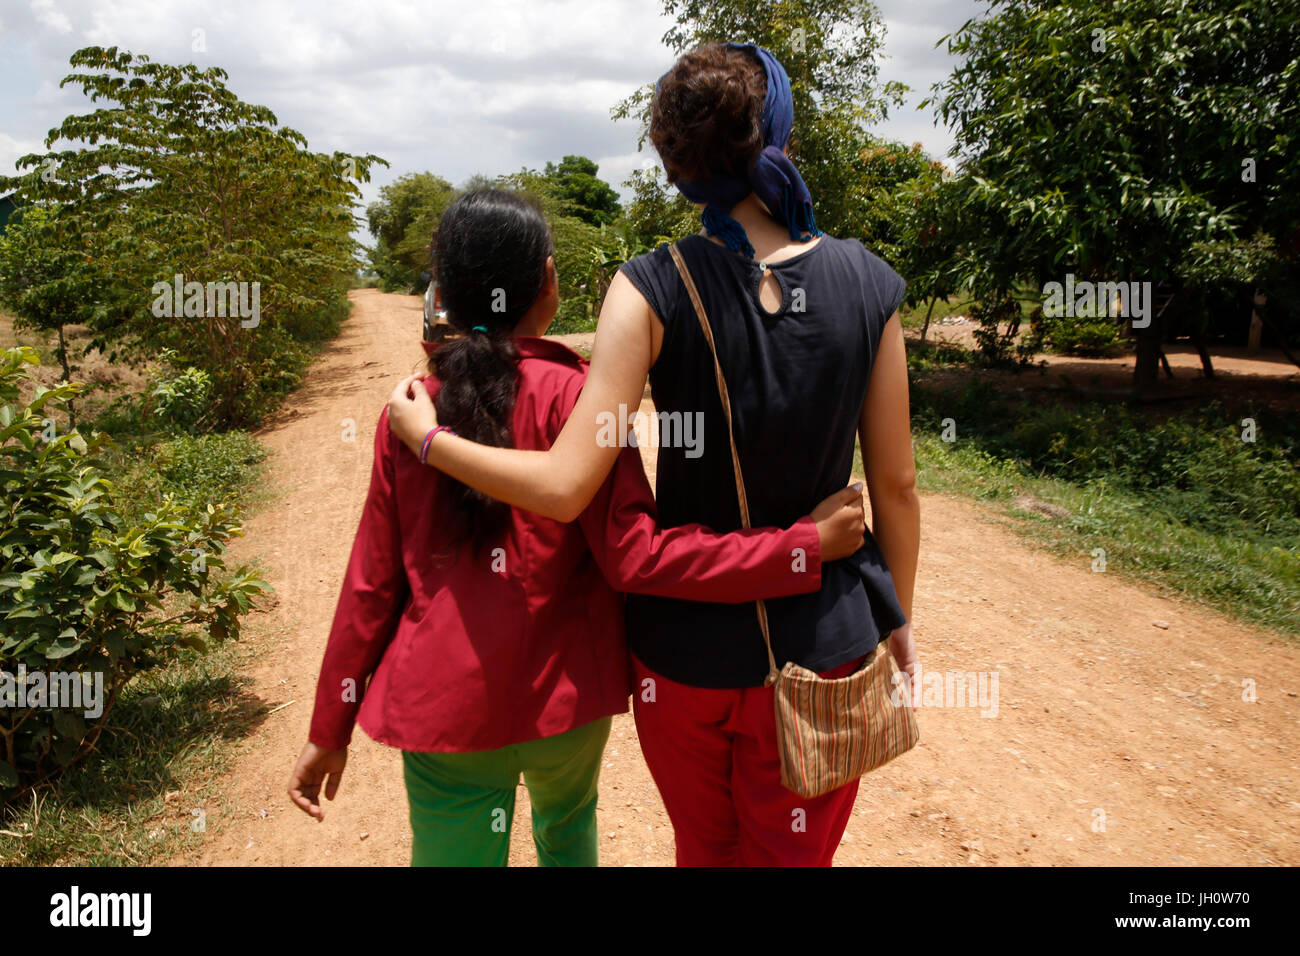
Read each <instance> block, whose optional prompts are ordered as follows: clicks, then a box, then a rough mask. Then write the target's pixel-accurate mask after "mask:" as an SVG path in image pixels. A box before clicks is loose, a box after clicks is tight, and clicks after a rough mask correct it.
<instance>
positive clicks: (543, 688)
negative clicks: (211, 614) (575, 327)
mask: <svg viewBox="0 0 1300 956" xmlns="http://www.w3.org/2000/svg"><path fill="white" fill-rule="evenodd" d="M436 261H437V272H438V282H439V286H440V289H441V291H442V296H443V302H444V304H445V306H446V309H447V314H448V318H449V320H450V321H451V323H452V325H453V326H455V327H456V329H457V330H458V331H459V332H461V333H463V335H462V337H461V338H459V339H457V340H454V341H450V342H446V343H443V344H438V345H435V344H433V343H425V349H426V352H427V353H428V354H429V356H430V358H429V371H430V373H431V375H430V377H428V378H426V379H424V380H423V382H424V383H425V385H427V388H428V390H429V392H430V393H431V394H432V395H433V396H434V400H435V401H436V402H437V406H438V410H439V414H440V415H441V417H442V420H443V424H442V425H439V426H437V427H435V428H433V429H432V434H428V435H426V436H424V442H425V444H428V443H430V442H432V441H434V440H438V439H439V438H440V436H441V434H442V433H443V432H446V433H448V434H460V435H463V436H464V437H465V439H466V440H470V441H474V442H480V443H483V444H484V445H488V446H498V447H502V448H510V447H513V448H521V449H545V448H548V447H550V445H551V443H552V442H553V441H554V440H555V438H556V436H557V435H558V434H559V433H560V430H561V429H562V428H563V426H564V423H565V420H566V419H567V418H568V415H569V412H570V411H571V410H572V408H573V405H574V403H575V402H576V401H577V398H578V393H579V391H580V390H581V389H582V387H583V382H584V379H585V374H586V363H585V362H583V360H582V359H581V358H580V357H579V356H577V355H576V354H574V353H573V352H571V351H569V350H568V349H566V348H565V347H564V346H562V345H559V344H558V343H555V342H550V341H547V340H545V339H542V338H540V337H539V336H541V334H542V333H543V332H545V331H546V328H547V326H549V325H550V322H551V320H552V318H553V317H554V315H555V310H556V306H557V304H558V301H559V298H558V291H557V289H558V285H557V282H556V276H555V263H554V258H553V256H552V246H551V234H550V230H549V228H548V227H547V225H546V221H545V219H544V218H543V217H542V215H541V213H540V211H539V210H538V209H537V208H536V206H534V205H532V204H530V203H529V202H526V201H525V200H524V199H522V198H520V197H519V196H516V195H514V194H512V193H507V192H501V191H496V190H481V191H475V192H470V193H467V194H465V195H464V196H461V197H460V198H458V199H457V200H456V201H455V202H454V203H453V204H452V205H451V207H450V208H448V210H447V211H446V213H445V214H444V216H443V218H442V221H441V223H440V225H439V229H438V234H437V260H436ZM425 385H422V386H421V387H422V388H423V387H425ZM615 457H616V459H617V460H616V462H615V463H614V467H613V473H612V474H610V475H609V476H608V478H607V479H606V480H605V481H604V482H603V483H602V484H601V486H600V488H599V489H598V490H597V491H596V493H595V495H594V496H593V497H592V498H591V500H590V502H589V503H588V504H587V506H586V507H585V508H584V509H583V510H582V512H581V513H580V514H577V515H575V516H574V517H576V519H577V520H576V521H575V522H574V523H572V524H567V523H561V522H558V521H555V520H553V519H551V518H546V517H542V516H541V515H538V514H533V513H529V512H526V511H520V510H515V509H512V508H510V507H508V506H506V505H503V504H501V503H500V502H497V501H494V500H492V499H490V498H487V497H485V496H483V495H482V494H480V493H479V492H477V491H474V490H472V489H471V488H469V487H467V486H465V485H463V484H461V483H459V482H457V481H455V480H454V479H452V478H449V477H447V476H445V475H442V474H439V473H438V472H435V471H433V470H432V469H429V468H425V467H424V466H423V465H422V464H421V463H420V461H419V460H417V459H416V458H415V457H414V456H412V455H409V454H406V453H405V452H404V451H403V450H402V448H401V446H400V444H399V442H398V440H397V439H396V437H395V436H394V435H393V434H392V432H391V431H390V429H389V424H388V414H387V411H385V412H384V413H383V414H382V415H381V416H380V419H379V425H378V428H377V430H376V433H375V458H374V468H373V471H372V475H371V481H370V490H369V493H368V495H367V498H366V503H365V508H364V511H363V513H362V517H361V523H360V527H359V529H358V531H357V537H356V540H355V542H354V544H353V548H352V555H351V558H350V560H349V563H348V568H347V572H346V575H345V578H344V582H343V588H342V593H341V594H340V597H339V602H338V608H337V610H336V612H335V616H334V623H333V627H332V629H331V631H330V636H329V642H328V645H327V647H326V650H325V657H324V661H323V663H322V665H321V672H320V678H319V681H318V683H317V692H316V705H315V710H314V712H313V715H312V722H311V731H310V737H309V742H308V743H307V745H306V747H305V748H304V749H303V752H302V755H301V756H300V758H299V760H298V764H297V766H296V767H295V768H294V772H293V777H292V779H291V781H290V785H289V792H290V796H291V797H292V799H293V800H294V802H295V803H296V804H297V805H298V806H299V807H301V808H302V809H303V810H304V811H305V812H307V813H309V814H311V815H313V816H315V817H317V818H321V817H322V813H321V809H320V800H319V797H320V793H321V790H322V788H323V789H324V792H325V796H326V797H327V798H330V799H333V797H334V795H335V794H336V793H337V791H338V787H339V781H340V775H341V774H342V772H343V769H344V766H345V764H346V761H347V747H348V743H349V741H350V739H351V733H352V728H353V724H354V723H355V722H359V723H360V724H361V725H362V727H364V728H365V730H366V731H367V732H368V733H369V734H370V736H372V737H373V738H375V739H376V740H378V741H381V742H383V743H387V744H390V745H392V746H394V747H399V748H401V749H402V751H403V766H404V773H405V778H406V787H407V793H408V797H409V801H410V814H411V826H412V830H413V832H414V839H413V844H412V861H413V862H414V863H415V864H417V865H426V864H428V865H452V864H460V865H503V864H504V863H505V861H506V857H507V852H508V848H509V836H510V825H511V823H512V821H513V817H514V801H515V790H516V786H517V783H518V780H519V778H520V776H521V775H522V776H523V779H524V781H525V783H526V784H527V786H528V790H529V796H530V802H531V804H532V815H533V840H534V843H535V845H536V847H537V853H538V859H539V861H540V862H542V863H543V864H546V865H594V864H595V863H596V817H595V810H596V783H597V777H598V774H599V770H600V761H601V754H602V752H603V750H604V746H605V740H606V738H607V737H608V734H609V727H610V717H611V715H613V714H617V713H623V712H625V711H626V710H627V699H628V691H629V684H628V678H629V674H628V666H627V650H626V645H625V642H624V629H623V622H624V614H623V596H622V595H621V594H620V593H619V592H618V591H616V590H615V588H617V589H619V590H620V591H640V592H643V593H647V594H659V595H667V596H673V597H678V598H694V599H700V598H702V597H703V596H704V595H709V596H710V599H715V600H734V601H748V600H753V599H755V598H759V597H764V596H772V595H777V594H795V593H807V592H810V591H815V590H816V589H817V588H818V586H819V584H820V575H821V563H822V559H823V558H824V559H826V560H833V559H835V558H837V557H843V556H844V555H847V554H851V553H852V552H853V551H854V549H856V548H857V547H858V546H859V544H860V543H861V541H862V530H863V523H862V502H861V494H860V491H859V490H855V489H854V488H849V489H842V490H840V491H839V492H837V493H836V494H834V495H832V496H830V497H829V498H828V500H827V501H825V502H823V503H822V504H821V505H819V506H818V508H816V509H814V510H813V513H812V514H811V515H810V516H808V517H800V518H798V520H795V521H792V522H789V523H787V527H785V529H784V530H781V529H777V528H763V529H755V530H754V531H752V532H740V533H732V534H728V535H716V534H713V533H712V532H710V531H709V530H708V529H707V528H704V527H702V526H700V525H698V524H694V525H681V526H679V527H674V528H672V529H669V530H666V531H663V532H660V531H659V530H658V529H657V528H656V524H655V514H654V499H653V497H652V495H651V492H650V487H649V484H648V482H647V481H646V477H645V473H644V471H643V469H642V465H641V458H640V453H639V452H638V451H637V449H636V448H635V447H625V448H623V449H622V451H621V453H620V452H619V451H618V450H617V449H615ZM611 585H612V586H611ZM719 595H721V597H719Z"/></svg>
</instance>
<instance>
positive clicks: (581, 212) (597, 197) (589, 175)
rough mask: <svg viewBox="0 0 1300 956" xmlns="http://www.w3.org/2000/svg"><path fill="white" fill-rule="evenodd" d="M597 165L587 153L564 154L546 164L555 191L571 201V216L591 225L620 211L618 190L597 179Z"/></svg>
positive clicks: (606, 221)
mask: <svg viewBox="0 0 1300 956" xmlns="http://www.w3.org/2000/svg"><path fill="white" fill-rule="evenodd" d="M599 168H600V167H598V166H597V165H596V164H595V163H594V162H592V161H591V160H590V159H588V158H587V157H586V156H565V157H564V159H563V160H561V161H560V162H559V163H558V164H557V163H547V164H546V170H545V175H546V177H547V178H548V179H551V180H553V181H554V182H555V189H556V193H557V194H558V195H559V196H560V198H562V199H565V200H567V201H568V202H569V203H570V204H571V210H572V215H574V216H576V217H577V218H578V219H581V220H582V221H583V222H585V223H587V224H588V225H591V226H604V225H609V224H610V223H612V222H613V221H614V220H615V219H617V218H618V215H619V213H620V212H621V211H622V207H621V206H620V205H619V202H618V193H616V192H614V189H613V187H612V186H610V185H609V183H607V182H605V181H604V180H603V179H598V178H596V172H597V170H598V169H599Z"/></svg>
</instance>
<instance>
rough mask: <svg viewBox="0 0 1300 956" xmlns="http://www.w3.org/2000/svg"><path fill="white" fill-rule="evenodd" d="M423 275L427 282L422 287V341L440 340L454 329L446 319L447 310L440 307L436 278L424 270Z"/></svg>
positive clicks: (449, 334)
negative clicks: (425, 276) (427, 279)
mask: <svg viewBox="0 0 1300 956" xmlns="http://www.w3.org/2000/svg"><path fill="white" fill-rule="evenodd" d="M425 275H427V276H428V277H429V284H428V285H427V286H426V287H425V289H424V341H426V342H441V341H443V340H444V339H447V338H449V337H450V336H451V335H452V334H453V332H454V330H453V329H452V327H451V323H450V322H448V321H447V310H446V309H444V308H443V307H442V296H441V294H439V292H438V280H437V278H436V277H434V276H433V274H432V273H428V272H426V273H425ZM421 278H423V276H421Z"/></svg>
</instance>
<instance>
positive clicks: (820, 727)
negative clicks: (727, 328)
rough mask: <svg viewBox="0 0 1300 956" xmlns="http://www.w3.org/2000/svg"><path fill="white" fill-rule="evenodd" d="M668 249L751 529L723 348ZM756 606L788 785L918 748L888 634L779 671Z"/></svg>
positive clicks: (832, 780)
mask: <svg viewBox="0 0 1300 956" xmlns="http://www.w3.org/2000/svg"><path fill="white" fill-rule="evenodd" d="M668 251H669V252H670V253H671V254H672V257H673V262H674V263H675V264H676V266H677V271H678V272H680V273H681V276H682V282H683V283H684V284H685V286H686V292H687V294H688V295H689V296H690V297H691V304H692V305H693V306H695V314H696V316H697V317H698V318H699V320H700V328H701V329H702V330H703V332H704V338H705V341H707V342H708V343H709V351H710V352H712V353H713V371H714V374H715V375H716V376H717V380H718V394H719V396H720V397H721V399H722V411H723V413H724V414H725V416H726V419H727V433H728V435H729V436H730V439H731V465H732V469H733V471H734V472H735V475H736V496H737V498H739V500H740V520H741V523H742V524H743V525H744V527H746V528H748V527H749V526H750V524H749V501H748V498H747V497H746V495H745V479H744V476H743V475H742V474H741V471H740V455H739V453H738V452H737V450H736V435H735V430H734V428H733V427H732V421H731V398H730V396H729V395H728V393H727V381H726V378H725V377H724V376H723V374H722V365H721V363H719V361H718V349H717V347H716V346H715V344H714V342H713V329H712V327H711V326H710V325H709V317H708V315H706V314H705V311H704V304H703V303H702V302H701V301H700V294H699V291H698V290H697V289H696V288H695V282H694V280H693V279H692V278H691V273H690V270H689V269H688V268H687V267H686V262H685V260H684V259H683V258H682V254H681V252H680V251H679V250H678V248H677V246H676V244H673V245H671V246H669V247H668ZM757 607H758V625H759V628H760V629H761V630H762V632H763V642H764V643H765V644H766V645H767V665H768V675H767V680H766V681H765V684H766V685H767V686H772V687H773V688H774V694H773V697H774V698H775V700H776V735H777V747H778V750H779V752H780V759H781V783H782V785H783V786H785V787H786V788H787V789H790V790H793V791H794V792H795V793H797V794H799V795H800V796H803V797H816V796H820V795H821V794H823V793H828V792H829V791H831V790H834V789H836V788H837V787H841V786H843V785H844V784H846V783H849V782H850V781H852V780H856V779H857V778H858V777H861V776H862V775H863V774H865V773H868V772H869V771H872V770H875V769H876V768H877V767H879V766H881V765H882V764H885V763H888V762H889V761H890V760H893V759H894V758H895V757H897V756H898V755H899V754H901V753H905V752H907V751H908V750H911V749H912V748H913V747H915V746H916V742H917V740H918V739H919V737H920V733H919V731H918V729H917V725H916V714H915V713H914V712H913V710H912V708H911V706H910V705H909V704H908V703H907V702H906V700H904V701H902V702H901V703H900V704H899V705H897V706H896V705H895V704H894V703H893V696H892V691H893V688H894V676H893V675H894V673H895V672H896V671H897V667H896V666H895V664H894V660H893V656H892V655H891V654H890V653H889V645H888V641H889V635H885V637H884V639H882V640H881V642H880V643H879V644H878V645H877V646H876V649H875V650H874V651H873V652H872V653H871V654H870V655H868V656H867V659H866V660H865V661H864V662H863V664H862V666H861V667H860V668H858V670H857V671H855V672H854V673H853V674H850V675H849V676H848V677H842V678H839V679H836V680H824V679H822V678H821V677H818V676H817V674H815V673H814V672H812V671H810V670H808V669H807V668H805V667H800V666H799V665H798V664H796V663H794V661H788V662H787V663H786V665H785V667H784V668H781V669H780V670H778V669H777V666H776V657H775V656H774V655H773V653H772V635H771V633H770V631H769V629H768V623H767V604H766V603H765V602H764V601H758V602H757ZM904 696H905V697H906V696H910V695H904Z"/></svg>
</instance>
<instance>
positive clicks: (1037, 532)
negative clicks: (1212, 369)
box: [859, 383, 1300, 636]
mask: <svg viewBox="0 0 1300 956" xmlns="http://www.w3.org/2000/svg"><path fill="white" fill-rule="evenodd" d="M912 395H913V424H912V431H913V439H914V446H915V449H916V461H917V471H918V484H919V485H920V487H921V488H922V489H924V490H927V491H934V492H941V493H945V494H951V495H958V496H968V497H972V498H974V499H976V500H979V501H981V502H983V503H985V504H986V505H988V506H989V507H992V508H994V509H996V510H998V511H1000V512H1002V513H1003V514H1005V515H1007V516H1008V517H1010V518H1013V519H1015V520H1014V526H1015V527H1016V528H1017V529H1018V530H1019V531H1020V533H1022V534H1025V535H1026V536H1028V537H1029V538H1031V539H1032V540H1034V541H1035V542H1037V543H1038V544H1040V545H1041V546H1043V547H1044V548H1046V549H1048V550H1050V551H1051V552H1053V553H1055V554H1058V555H1060V556H1062V557H1064V558H1067V559H1070V560H1074V561H1077V562H1078V563H1079V566H1080V567H1082V568H1090V567H1091V566H1092V562H1093V551H1094V549H1097V548H1100V549H1103V550H1104V552H1105V558H1106V571H1107V573H1115V574H1119V575H1122V576H1125V577H1129V578H1131V579H1133V580H1136V581H1142V582H1145V583H1148V584H1153V585H1156V586H1158V587H1161V588H1166V589H1168V590H1169V591H1170V592H1174V593H1177V594H1181V595H1183V596H1185V597H1187V598H1190V599H1192V600H1195V601H1199V602H1202V603H1203V604H1205V605H1207V606H1211V607H1214V608H1216V609H1218V610H1220V611H1222V612H1225V613H1227V614H1229V615H1232V616H1233V617H1236V618H1237V619H1239V620H1242V621H1244V622H1248V623H1251V624H1255V625H1260V626H1264V627H1268V628H1272V629H1275V630H1277V631H1279V632H1282V633H1284V634H1288V635H1291V636H1300V470H1298V469H1297V460H1298V458H1300V455H1298V452H1300V424H1297V423H1295V422H1293V421H1288V420H1287V419H1286V418H1284V417H1282V416H1277V415H1270V414H1269V413H1267V412H1265V411H1263V410H1260V411H1257V412H1255V413H1254V414H1253V415H1252V417H1255V418H1256V419H1257V422H1258V434H1257V436H1256V441H1255V442H1254V443H1247V442H1244V441H1242V440H1241V438H1240V433H1239V432H1240V419H1241V418H1242V417H1245V416H1244V415H1243V414H1242V413H1241V412H1240V411H1234V412H1232V413H1229V412H1228V411H1227V410H1226V409H1224V408H1222V407H1221V406H1219V405H1217V404H1213V403H1212V404H1211V405H1209V406H1206V407H1204V408H1201V409H1193V410H1190V411H1184V412H1169V411H1168V410H1165V411H1162V412H1160V413H1155V412H1150V411H1145V410H1143V411H1131V410H1129V409H1127V408H1126V407H1124V406H1116V405H1102V404H1099V403H1082V402H1081V403H1075V404H1073V405H1070V406H1066V405H1063V404H1047V403H1044V402H1042V401H1040V400H1036V399H1024V398H1010V397H1007V396H1002V395H997V394H995V393H994V392H993V391H992V390H991V389H990V388H987V387H985V386H981V385H970V386H968V387H967V388H965V389H964V390H959V391H949V392H940V391H938V390H930V389H927V388H926V387H925V385H924V384H923V383H917V384H914V386H913V392H912ZM948 418H950V419H952V420H953V423H954V425H955V427H956V434H955V438H956V440H955V441H951V442H949V441H944V440H943V437H942V430H943V421H944V419H948ZM859 464H860V459H859ZM1026 495H1027V496H1032V498H1034V499H1038V501H1040V502H1045V503H1047V504H1049V505H1055V506H1058V507H1059V508H1063V509H1064V511H1065V513H1068V517H1065V516H1062V517H1048V516H1044V515H1043V514H1041V513H1039V512H1038V511H1034V510H1028V509H1025V508H1022V507H1020V506H1019V505H1018V504H1017V499H1020V500H1021V501H1022V502H1023V501H1025V499H1024V497H1023V496H1026Z"/></svg>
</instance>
